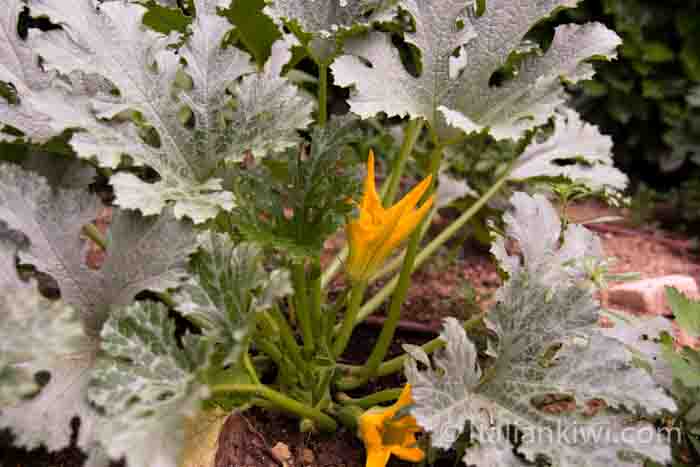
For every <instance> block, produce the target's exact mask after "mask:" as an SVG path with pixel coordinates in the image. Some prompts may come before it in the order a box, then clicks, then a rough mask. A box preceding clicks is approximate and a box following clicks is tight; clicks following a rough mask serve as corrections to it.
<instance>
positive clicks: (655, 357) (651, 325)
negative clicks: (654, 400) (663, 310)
mask: <svg viewBox="0 0 700 467" xmlns="http://www.w3.org/2000/svg"><path fill="white" fill-rule="evenodd" d="M605 315H606V316H607V317H608V318H609V319H610V320H611V321H612V324H614V326H612V327H601V329H600V332H601V333H602V334H603V335H605V336H608V337H611V338H613V339H617V340H618V341H620V342H622V343H623V344H625V345H626V346H627V347H628V348H630V349H631V350H632V352H634V355H635V356H636V357H637V358H639V359H640V360H641V361H643V362H644V365H645V366H646V367H647V368H648V369H649V371H650V373H651V375H652V376H653V378H654V379H655V380H656V381H657V382H658V383H659V384H660V385H661V386H663V387H665V388H667V389H670V388H671V385H672V383H673V375H672V374H671V368H670V367H669V365H668V363H667V362H666V360H665V359H664V358H663V355H662V348H661V344H660V342H659V336H660V335H661V333H663V332H666V333H668V334H669V335H671V334H672V333H673V327H672V326H671V321H670V320H668V319H667V318H665V317H663V316H654V317H652V318H646V317H638V316H633V315H630V314H629V313H625V312H621V311H620V312H614V311H611V310H608V311H607V312H606V313H605Z"/></svg>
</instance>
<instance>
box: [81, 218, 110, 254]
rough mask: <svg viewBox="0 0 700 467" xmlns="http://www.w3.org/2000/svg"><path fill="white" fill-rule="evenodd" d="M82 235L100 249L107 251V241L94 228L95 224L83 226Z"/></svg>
mask: <svg viewBox="0 0 700 467" xmlns="http://www.w3.org/2000/svg"><path fill="white" fill-rule="evenodd" d="M83 233H84V234H85V236H86V237H87V238H89V239H90V240H92V241H93V242H95V243H96V244H97V246H99V247H100V248H101V249H103V250H107V246H108V245H107V239H106V238H105V237H104V235H102V232H100V231H99V230H98V229H97V227H95V224H85V225H84V226H83Z"/></svg>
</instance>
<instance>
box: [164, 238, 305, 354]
mask: <svg viewBox="0 0 700 467" xmlns="http://www.w3.org/2000/svg"><path fill="white" fill-rule="evenodd" d="M200 244H201V248H202V251H201V252H200V254H199V256H198V257H197V258H196V259H195V260H194V261H193V265H192V268H193V272H194V273H195V277H194V278H192V279H190V280H189V281H188V282H187V283H186V284H184V285H183V286H182V287H181V289H180V290H179V292H178V293H177V295H176V296H175V301H176V302H178V305H177V310H178V311H179V312H180V313H182V315H183V316H185V317H187V318H188V319H191V320H193V321H195V322H197V323H199V324H200V325H201V326H202V328H203V329H204V335H205V336H206V338H207V339H208V340H210V341H211V342H213V343H216V344H219V345H220V346H221V348H225V349H228V352H227V354H226V357H225V358H224V361H223V364H224V365H228V364H232V363H235V362H237V361H238V358H239V356H240V354H241V351H242V350H243V344H244V343H245V340H246V339H247V337H248V336H249V334H250V332H251V326H252V325H253V324H254V322H255V313H256V312H257V311H260V310H264V309H266V308H269V307H271V306H272V305H273V304H274V302H275V301H276V300H277V299H279V298H281V297H283V296H285V295H289V294H290V293H292V287H291V282H290V279H289V273H288V271H283V270H275V271H272V272H271V273H268V272H266V271H265V269H264V268H263V264H262V251H261V250H260V248H258V247H257V246H255V245H254V244H252V243H241V244H238V245H235V244H234V243H233V242H232V241H231V239H230V238H229V237H228V236H227V235H223V234H217V233H209V234H207V235H202V236H201V237H200Z"/></svg>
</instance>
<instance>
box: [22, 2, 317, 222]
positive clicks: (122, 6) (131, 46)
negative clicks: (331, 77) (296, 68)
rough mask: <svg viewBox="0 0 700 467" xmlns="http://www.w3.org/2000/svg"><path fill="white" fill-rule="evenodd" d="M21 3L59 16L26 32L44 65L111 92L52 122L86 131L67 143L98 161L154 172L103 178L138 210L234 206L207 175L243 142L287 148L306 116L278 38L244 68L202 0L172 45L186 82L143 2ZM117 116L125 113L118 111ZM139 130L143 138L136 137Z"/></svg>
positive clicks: (199, 215)
mask: <svg viewBox="0 0 700 467" xmlns="http://www.w3.org/2000/svg"><path fill="white" fill-rule="evenodd" d="M31 6H32V11H34V12H36V13H38V14H42V15H46V16H48V17H49V18H51V19H52V20H53V21H54V22H57V23H59V24H61V25H62V29H61V30H54V31H48V32H45V33H42V34H40V35H38V36H37V37H36V38H35V41H34V44H35V49H36V50H37V51H38V52H39V53H40V54H41V55H42V56H43V57H44V59H45V60H46V66H47V67H48V68H50V69H52V70H57V71H60V72H61V73H63V74H66V75H67V74H70V73H72V72H80V73H83V74H86V75H91V74H97V75H99V76H102V77H103V78H104V79H106V80H107V81H108V82H109V83H111V84H112V85H113V86H114V87H115V88H116V90H118V95H117V96H115V95H114V93H111V94H109V95H108V94H106V93H101V94H100V95H98V96H95V98H93V99H91V101H90V105H91V110H92V116H91V117H92V119H88V118H75V119H73V120H70V119H67V118H64V119H63V120H61V122H62V123H68V122H71V123H72V124H71V125H70V126H72V127H80V128H83V129H85V130H86V131H84V132H81V133H78V134H77V135H75V136H74V137H73V139H72V140H71V145H72V146H73V148H74V149H75V151H76V152H77V153H78V154H79V155H80V156H81V157H85V158H92V157H95V158H97V160H98V162H99V163H100V164H101V165H104V166H107V167H115V166H116V165H117V164H118V163H119V161H120V160H121V156H122V155H129V156H130V157H131V160H132V161H133V163H134V164H135V165H148V166H150V167H152V168H153V169H154V170H155V171H156V172H157V173H158V175H159V176H160V180H158V181H157V182H155V183H150V184H148V183H146V182H144V181H142V180H141V179H139V178H138V177H136V176H135V175H132V174H128V173H119V174H117V175H115V176H113V177H112V179H111V183H112V185H113V186H114V187H115V192H116V195H117V199H116V202H117V204H119V205H121V206H123V207H127V208H134V209H139V210H141V211H142V212H143V213H144V214H146V215H150V214H157V213H160V212H161V211H162V209H163V208H164V207H165V205H166V203H168V202H170V201H174V203H175V207H174V213H175V216H176V217H177V218H181V217H183V216H187V217H190V218H191V219H192V220H194V221H195V222H196V223H201V222H204V221H205V220H207V219H209V218H211V217H214V216H215V215H216V214H217V213H218V211H219V210H220V209H224V210H229V209H231V208H232V207H233V205H234V200H233V196H232V194H231V193H230V192H227V191H225V190H223V189H222V187H221V181H220V178H218V177H217V174H219V172H221V171H222V169H223V166H224V164H225V163H226V162H233V161H238V160H241V159H243V157H244V155H245V153H246V152H247V151H250V152H252V153H253V154H254V155H255V156H258V157H259V156H261V155H263V154H266V153H267V152H268V151H276V150H279V149H283V148H286V147H289V146H291V145H293V144H295V141H296V130H297V129H299V128H304V127H305V126H306V125H308V123H309V122H310V112H311V103H310V102H309V101H308V100H307V99H306V98H304V97H302V96H301V95H299V94H298V93H297V90H296V88H295V87H293V86H292V85H291V84H289V83H288V82H287V81H286V80H285V79H284V78H282V77H280V72H281V68H282V65H284V63H286V61H287V60H288V59H289V56H290V54H289V51H288V47H289V44H288V43H287V42H278V43H277V44H275V46H274V47H273V53H272V57H271V58H270V60H269V61H268V63H267V64H266V66H265V69H264V70H263V71H261V72H258V73H254V68H253V66H252V65H251V63H250V60H249V57H248V55H247V54H245V53H243V52H241V51H239V50H238V49H235V48H226V49H224V48H223V47H222V45H223V41H224V39H225V37H226V35H227V34H228V33H229V31H230V30H231V25H230V24H229V23H228V22H227V21H226V20H225V18H223V17H220V16H218V14H217V12H216V6H215V2H214V1H213V0H198V1H197V2H195V6H196V11H197V12H198V13H197V17H196V18H195V20H194V22H193V23H192V24H191V25H190V27H189V30H188V32H189V35H188V36H187V39H186V41H185V44H184V45H183V46H182V48H181V56H182V58H184V60H185V61H186V62H187V63H186V67H185V68H184V72H185V73H186V74H187V76H188V79H189V81H190V82H189V83H184V84H183V76H182V72H183V68H182V66H181V63H180V60H181V59H180V56H179V55H178V54H176V52H175V51H174V50H173V49H172V46H173V45H174V44H176V43H177V42H178V36H177V35H176V34H171V35H170V36H164V35H162V34H159V33H157V32H155V31H152V30H150V29H148V28H146V27H145V26H144V25H143V24H142V21H143V16H144V14H145V12H146V11H147V10H146V8H145V7H143V6H141V5H137V4H131V3H127V2H107V3H104V4H101V5H100V6H99V8H98V7H97V6H96V5H94V4H93V2H92V1H90V0H80V1H78V2H76V4H75V5H74V6H73V7H72V8H65V5H64V3H63V2H60V1H59V0H33V1H32V3H31ZM239 79H240V80H241V81H240V83H238V84H237V80H239ZM184 81H187V80H184ZM54 97H56V99H57V100H60V96H54ZM125 115H132V116H134V117H132V118H131V119H127V120H126V121H124V116H125ZM134 118H135V119H136V121H138V122H141V123H139V125H137V124H136V123H135V122H134ZM183 119H184V121H183ZM143 131H146V133H148V132H149V131H150V132H151V133H152V135H153V138H151V140H147V139H143V138H142V137H141V135H142V133H143ZM219 175H220V174H219Z"/></svg>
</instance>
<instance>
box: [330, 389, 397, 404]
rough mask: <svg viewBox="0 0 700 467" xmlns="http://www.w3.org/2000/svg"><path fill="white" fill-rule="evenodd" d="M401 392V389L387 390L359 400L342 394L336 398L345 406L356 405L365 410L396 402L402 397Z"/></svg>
mask: <svg viewBox="0 0 700 467" xmlns="http://www.w3.org/2000/svg"><path fill="white" fill-rule="evenodd" d="M401 391H402V389H401V388H398V389H385V390H383V391H379V392H375V393H374V394H370V395H368V396H365V397H362V398H359V399H353V398H352V397H350V396H348V395H347V394H345V393H342V392H341V393H339V394H337V395H336V397H337V398H338V401H340V403H341V404H343V405H356V406H358V407H362V408H363V409H369V408H371V407H374V406H375V405H377V404H381V403H382V402H390V401H395V400H396V399H398V398H399V396H400V395H401Z"/></svg>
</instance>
